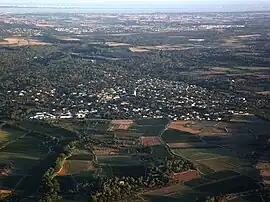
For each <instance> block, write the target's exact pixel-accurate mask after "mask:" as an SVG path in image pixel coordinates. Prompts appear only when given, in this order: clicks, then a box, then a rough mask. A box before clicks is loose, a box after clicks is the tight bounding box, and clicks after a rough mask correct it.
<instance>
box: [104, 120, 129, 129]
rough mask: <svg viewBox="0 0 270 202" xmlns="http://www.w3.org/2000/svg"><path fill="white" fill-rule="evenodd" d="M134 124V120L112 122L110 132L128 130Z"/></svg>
mask: <svg viewBox="0 0 270 202" xmlns="http://www.w3.org/2000/svg"><path fill="white" fill-rule="evenodd" d="M132 124H133V121H132V120H112V121H111V124H110V127H109V129H108V131H116V130H127V129H128V128H129V127H130V126H131V125H132Z"/></svg>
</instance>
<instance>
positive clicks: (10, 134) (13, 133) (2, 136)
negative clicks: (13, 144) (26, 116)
mask: <svg viewBox="0 0 270 202" xmlns="http://www.w3.org/2000/svg"><path fill="white" fill-rule="evenodd" d="M25 133H26V132H24V131H22V130H19V129H16V128H13V127H6V126H3V127H2V128H0V143H2V142H7V141H10V140H14V139H16V138H18V137H20V136H22V135H24V134H25Z"/></svg>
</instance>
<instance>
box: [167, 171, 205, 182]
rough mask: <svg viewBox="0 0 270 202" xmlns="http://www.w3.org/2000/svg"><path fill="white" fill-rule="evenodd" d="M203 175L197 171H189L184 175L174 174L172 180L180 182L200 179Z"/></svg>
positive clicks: (183, 173)
mask: <svg viewBox="0 0 270 202" xmlns="http://www.w3.org/2000/svg"><path fill="white" fill-rule="evenodd" d="M200 177H201V175H200V173H199V172H198V171H197V170H188V171H185V172H182V173H173V174H172V175H171V178H172V179H174V180H177V181H180V182H184V181H189V180H193V179H197V178H200Z"/></svg>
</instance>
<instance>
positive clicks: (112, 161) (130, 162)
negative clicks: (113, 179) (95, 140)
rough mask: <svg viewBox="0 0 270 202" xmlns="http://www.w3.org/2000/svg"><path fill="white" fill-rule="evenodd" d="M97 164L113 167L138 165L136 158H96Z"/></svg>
mask: <svg viewBox="0 0 270 202" xmlns="http://www.w3.org/2000/svg"><path fill="white" fill-rule="evenodd" d="M97 160H98V163H99V164H113V165H117V164H118V165H134V164H135V165H137V164H140V162H139V160H138V158H137V157H136V156H102V157H98V159H97Z"/></svg>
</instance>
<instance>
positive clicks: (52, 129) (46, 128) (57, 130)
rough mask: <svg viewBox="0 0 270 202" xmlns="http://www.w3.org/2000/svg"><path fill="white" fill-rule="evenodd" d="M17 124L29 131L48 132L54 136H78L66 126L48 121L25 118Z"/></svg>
mask: <svg viewBox="0 0 270 202" xmlns="http://www.w3.org/2000/svg"><path fill="white" fill-rule="evenodd" d="M17 124H18V125H19V126H21V127H23V128H25V129H26V130H28V131H35V132H39V133H42V134H48V135H51V136H53V137H58V138H63V139H65V138H68V139H69V138H75V137H76V136H77V134H76V133H74V132H72V131H69V130H66V129H64V128H61V127H58V126H55V125H52V124H49V123H46V122H41V121H29V120H24V121H22V122H18V123H17Z"/></svg>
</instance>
